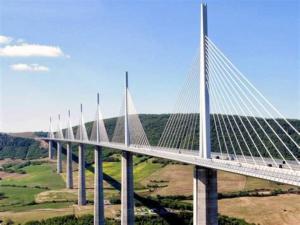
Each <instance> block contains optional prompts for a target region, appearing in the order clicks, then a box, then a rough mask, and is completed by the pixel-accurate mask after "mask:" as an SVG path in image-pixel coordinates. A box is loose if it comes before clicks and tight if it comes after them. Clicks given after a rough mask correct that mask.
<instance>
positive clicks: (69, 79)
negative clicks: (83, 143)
mask: <svg viewBox="0 0 300 225" xmlns="http://www.w3.org/2000/svg"><path fill="white" fill-rule="evenodd" d="M200 2H201V1H171V0H164V1H158V0H152V1H151V0H144V1H143V0H140V1H137V0H135V1H134V0H122V1H121V0H119V1H100V0H98V1H94V0H84V1H83V0H80V1H79V0H51V1H41V0H40V1H38V0H32V1H29V0H28V1H27V0H24V1H17V0H10V1H5V0H0V21H1V23H0V35H2V36H3V37H6V38H8V39H5V40H4V39H2V43H1V39H0V52H1V49H2V52H3V49H4V48H7V46H19V45H27V46H28V47H30V48H33V50H32V49H31V50H29V51H31V52H30V53H31V54H29V55H24V54H25V53H24V52H21V53H20V52H17V53H15V52H14V53H15V55H10V56H8V55H5V54H6V53H5V54H3V53H2V55H1V54H0V66H1V68H0V76H1V93H0V94H1V98H0V99H1V124H0V131H5V132H17V131H18V132H20V131H29V130H31V131H32V130H42V129H43V130H47V129H48V118H49V116H50V115H53V116H56V115H57V114H58V113H61V114H62V118H63V119H65V117H66V115H67V109H69V108H70V109H71V112H72V118H73V123H74V124H75V123H77V122H78V118H79V117H78V114H79V104H80V103H83V104H84V111H85V118H86V120H87V121H88V120H91V119H92V118H93V117H94V114H95V100H96V93H97V92H98V91H99V92H100V95H101V105H102V111H103V113H104V116H105V117H111V116H115V115H117V114H118V112H119V108H120V104H121V98H122V92H123V81H124V71H126V70H128V71H129V76H130V89H131V93H132V95H133V98H134V100H135V105H136V107H137V109H138V111H139V112H143V113H162V112H169V111H170V110H171V109H172V106H173V104H174V101H175V98H176V96H177V93H178V90H179V89H180V87H181V83H182V82H183V80H184V78H185V74H186V72H187V70H188V68H189V66H190V64H191V61H192V59H193V57H194V55H195V53H196V50H197V48H198V45H199V44H198V43H199V18H200V10H199V9H200ZM207 3H208V17H209V18H208V26H209V28H208V30H209V37H210V39H212V40H213V41H214V43H216V44H217V45H218V46H219V48H220V49H221V50H222V51H223V52H224V53H225V54H226V55H227V56H228V57H229V58H230V59H231V61H232V62H234V64H235V65H237V67H238V68H239V69H240V70H241V71H242V72H243V73H244V74H246V75H247V78H248V79H249V80H250V81H251V82H252V83H253V84H254V85H255V86H256V87H257V88H258V89H259V90H260V91H261V92H262V93H263V94H264V95H265V96H266V97H267V98H268V99H269V100H270V101H271V102H272V103H273V104H274V105H275V106H276V108H277V109H279V111H281V112H282V113H283V114H284V115H285V116H286V117H289V118H300V101H299V99H300V41H299V40H300V15H299V12H300V3H299V1H296V0H295V1H272V0H259V1H258V0H257V1H241V0H240V1H238V0H234V1H226V3H225V1H221V0H220V1H207ZM10 50H11V49H10ZM27 50H28V49H27ZM39 51H42V52H43V53H40V52H39ZM7 54H8V53H7ZM20 54H21V55H20Z"/></svg>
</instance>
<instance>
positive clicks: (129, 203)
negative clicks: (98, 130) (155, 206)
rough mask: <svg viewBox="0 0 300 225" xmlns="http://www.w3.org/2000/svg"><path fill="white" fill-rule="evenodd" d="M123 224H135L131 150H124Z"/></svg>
mask: <svg viewBox="0 0 300 225" xmlns="http://www.w3.org/2000/svg"><path fill="white" fill-rule="evenodd" d="M121 185H122V190H121V225H133V224H134V198H133V197H134V195H133V193H134V185H133V160H132V153H131V152H126V151H123V152H122V184H121Z"/></svg>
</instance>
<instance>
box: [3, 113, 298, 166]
mask: <svg viewBox="0 0 300 225" xmlns="http://www.w3.org/2000/svg"><path fill="white" fill-rule="evenodd" d="M139 117H140V120H141V123H142V125H143V127H144V129H145V132H146V134H147V137H148V140H149V143H150V144H151V145H156V144H157V143H158V141H159V138H160V136H161V134H162V132H163V130H164V127H165V125H166V123H167V121H168V118H169V117H170V114H141V115H139ZM233 118H235V119H236V121H237V123H238V125H239V127H242V126H241V121H240V120H239V119H238V118H237V116H231V117H230V120H231V123H232V124H234V121H233ZM255 119H257V120H258V121H259V122H260V123H261V125H262V127H263V128H264V129H265V130H266V132H267V133H268V135H269V136H270V137H271V138H272V140H273V141H274V143H275V145H276V146H277V147H278V149H279V150H280V152H281V153H282V154H283V156H284V157H286V158H287V159H290V158H291V155H290V154H289V153H288V151H287V150H286V148H285V146H284V145H282V143H281V142H280V140H279V139H278V138H277V137H276V136H275V135H274V134H273V132H272V130H271V129H270V127H269V126H268V124H267V123H266V122H265V121H264V120H263V119H262V118H253V117H247V118H246V117H242V121H243V122H244V124H245V126H246V127H247V129H248V130H249V131H250V133H251V135H252V137H253V140H254V142H255V143H256V145H257V146H258V148H259V150H260V152H261V153H262V155H263V156H264V157H269V154H268V152H267V151H266V150H265V148H264V146H263V145H262V143H261V142H260V140H259V139H258V138H257V136H256V135H255V134H254V132H253V130H252V128H251V126H250V124H249V122H248V120H249V121H250V122H251V123H252V125H253V127H254V128H255V130H256V131H257V133H258V134H259V136H260V137H261V139H262V140H263V141H264V142H265V143H266V146H267V148H268V149H269V151H270V152H271V154H272V156H274V157H279V154H278V152H277V150H276V149H275V148H274V147H273V146H272V144H271V143H270V142H269V141H268V139H267V137H266V136H265V135H264V133H263V131H262V130H261V128H260V127H259V126H258V124H257V123H256V121H255ZM116 121H117V118H110V119H106V120H105V126H106V129H107V133H108V136H109V138H110V139H111V138H112V136H113V131H114V127H115V124H116ZM266 121H268V122H269V124H270V125H271V127H272V128H273V129H274V130H275V132H276V133H277V134H278V135H279V136H280V137H281V138H282V139H283V140H284V142H285V143H286V145H287V146H288V147H289V149H291V151H292V152H293V153H294V155H295V156H296V157H297V158H300V150H299V149H298V148H297V147H296V146H295V145H294V144H293V143H292V142H291V140H290V139H289V138H288V137H287V136H286V134H285V133H284V132H283V131H282V130H281V129H280V128H279V127H278V126H277V125H276V124H275V122H274V121H273V120H271V119H266ZM277 122H278V123H279V124H281V125H282V126H283V127H284V128H285V129H286V130H287V132H288V134H289V135H290V136H292V137H293V138H294V140H296V142H297V143H300V137H299V135H298V134H297V133H296V132H295V131H294V130H292V129H290V128H289V126H288V124H287V123H286V122H285V121H284V120H282V119H277ZM289 122H290V123H291V124H293V126H294V127H295V128H296V129H298V130H300V120H296V119H294V120H289ZM181 126H182V124H181ZM86 127H87V131H88V134H90V133H91V129H92V122H88V123H87V124H86ZM222 129H223V130H225V125H224V124H222ZM76 130H77V127H74V133H76ZM218 130H219V131H220V127H218ZM234 130H235V133H236V134H237V138H238V139H239V140H242V137H241V135H240V134H239V131H238V129H237V127H234ZM241 131H242V133H243V135H244V137H245V139H246V141H247V143H248V146H249V147H250V149H251V152H252V153H253V155H255V156H259V154H258V152H257V151H256V149H255V146H254V145H253V144H252V143H251V140H250V138H249V136H247V133H246V131H245V129H243V128H241ZM195 132H196V137H198V129H196V131H195ZM35 134H36V135H39V136H45V133H43V132H38V133H35ZM230 135H231V136H230V137H231V139H232V140H233V144H234V147H235V150H236V152H237V154H241V152H240V151H239V147H238V145H237V143H236V142H235V141H234V140H235V137H234V135H233V133H232V132H231V134H230ZM211 138H212V139H211V140H212V149H213V151H218V149H219V144H218V142H217V136H216V128H215V126H214V123H213V120H212V119H211ZM225 138H226V139H227V142H226V143H227V147H228V150H229V152H230V153H231V154H233V150H232V148H231V146H230V142H229V141H228V136H226V137H225ZM181 141H183V140H180V142H179V144H180V143H181ZM240 143H241V147H242V148H243V149H244V150H243V152H244V154H246V155H247V154H249V153H248V151H247V148H246V146H245V144H244V143H243V142H242V141H241V142H240ZM198 144H199V143H198V138H195V141H194V143H193V148H194V149H198ZM221 146H222V148H223V149H225V145H224V144H223V142H222V143H221ZM73 148H74V153H75V154H76V149H77V148H76V146H75V145H74V146H73ZM114 152H115V151H111V150H110V151H107V149H106V150H105V154H104V155H105V158H108V157H109V156H111V155H112V154H113V153H114ZM46 155H47V150H46V149H45V148H43V147H41V146H40V142H37V141H35V140H33V139H28V138H21V137H13V136H10V135H7V134H1V133H0V158H21V159H34V158H40V157H43V156H46ZM87 161H88V162H89V163H91V162H92V161H93V151H92V147H91V146H88V147H87Z"/></svg>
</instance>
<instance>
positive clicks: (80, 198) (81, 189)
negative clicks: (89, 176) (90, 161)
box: [78, 144, 86, 206]
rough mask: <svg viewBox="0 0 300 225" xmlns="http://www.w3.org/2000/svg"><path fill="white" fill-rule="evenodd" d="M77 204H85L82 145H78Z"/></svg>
mask: <svg viewBox="0 0 300 225" xmlns="http://www.w3.org/2000/svg"><path fill="white" fill-rule="evenodd" d="M78 160H79V162H78V205H80V206H81V205H86V187H85V157H84V145H83V144H79V145H78Z"/></svg>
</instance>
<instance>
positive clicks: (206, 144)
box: [199, 3, 211, 159]
mask: <svg viewBox="0 0 300 225" xmlns="http://www.w3.org/2000/svg"><path fill="white" fill-rule="evenodd" d="M206 36H207V5H206V4H204V3H202V4H201V21H200V129H199V131H200V132H199V148H200V149H199V150H200V157H202V158H204V159H207V158H210V157H211V154H210V152H211V149H210V148H211V145H210V115H209V93H208V87H207V85H206V83H209V82H208V74H207V62H206V61H207V57H206V40H205V39H206Z"/></svg>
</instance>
